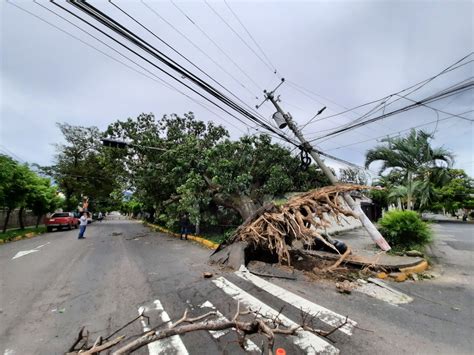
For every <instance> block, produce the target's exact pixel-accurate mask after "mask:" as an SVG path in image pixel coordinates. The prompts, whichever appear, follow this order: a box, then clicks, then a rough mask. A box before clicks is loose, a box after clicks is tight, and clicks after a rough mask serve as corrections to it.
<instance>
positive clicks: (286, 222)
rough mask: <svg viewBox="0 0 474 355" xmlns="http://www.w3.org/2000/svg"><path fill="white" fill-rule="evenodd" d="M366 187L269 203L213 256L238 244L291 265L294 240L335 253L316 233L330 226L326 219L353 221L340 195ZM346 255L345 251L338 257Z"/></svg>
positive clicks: (336, 189)
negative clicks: (318, 244) (316, 245)
mask: <svg viewBox="0 0 474 355" xmlns="http://www.w3.org/2000/svg"><path fill="white" fill-rule="evenodd" d="M370 188H371V187H369V186H361V185H349V184H340V185H334V186H326V187H323V188H321V189H315V190H311V191H309V192H306V193H303V194H300V195H296V196H294V197H292V198H291V199H289V200H288V202H287V203H285V204H283V205H277V204H275V203H269V204H267V205H265V206H263V207H262V208H260V209H259V210H258V211H256V212H255V213H254V214H253V215H252V216H250V217H249V218H248V219H247V220H246V221H245V222H244V223H243V224H242V225H241V226H240V227H239V228H238V229H237V230H236V231H235V233H234V234H233V235H232V236H231V237H230V238H229V239H228V240H227V241H226V242H224V243H222V244H221V245H220V246H219V248H217V250H216V251H215V253H214V254H217V253H219V252H221V251H222V250H224V249H225V248H228V247H232V245H233V244H235V243H240V244H242V245H243V246H244V248H246V249H247V250H248V249H249V248H250V249H253V250H264V251H268V252H270V253H271V254H274V255H276V256H277V258H278V262H279V263H286V264H288V265H291V260H290V253H289V247H290V246H291V245H292V244H293V242H294V241H295V240H299V241H301V242H302V243H303V245H306V246H309V247H310V246H312V245H314V243H315V242H316V241H319V242H321V243H323V244H325V245H326V246H327V247H328V248H331V249H333V250H334V251H335V252H337V253H338V251H337V249H336V248H335V247H334V245H333V244H331V243H329V242H328V240H327V239H326V238H325V237H324V236H322V235H321V234H320V233H319V232H318V230H319V231H320V230H321V229H324V228H327V227H329V226H330V225H331V222H330V220H329V217H330V216H332V217H333V218H334V219H335V220H336V222H337V223H341V219H342V218H344V217H345V216H347V217H355V218H357V215H356V214H355V213H354V212H353V211H352V210H351V209H350V208H348V207H347V205H346V204H345V203H344V202H342V194H344V193H347V192H351V191H360V190H366V189H370ZM348 253H350V251H349V250H348V251H347V252H346V253H344V254H343V256H342V258H343V257H345V255H347V254H348ZM213 258H214V259H212V257H211V260H213V261H214V262H218V263H224V264H226V263H227V261H228V260H229V255H228V256H227V257H213ZM230 258H231V256H230ZM341 261H342V260H341Z"/></svg>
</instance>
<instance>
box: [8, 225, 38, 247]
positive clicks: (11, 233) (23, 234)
mask: <svg viewBox="0 0 474 355" xmlns="http://www.w3.org/2000/svg"><path fill="white" fill-rule="evenodd" d="M45 232H46V227H45V226H41V227H38V228H36V227H26V228H25V229H9V230H7V231H6V232H5V233H0V243H5V242H10V241H13V240H19V239H22V238H28V237H33V236H35V235H37V234H42V233H45Z"/></svg>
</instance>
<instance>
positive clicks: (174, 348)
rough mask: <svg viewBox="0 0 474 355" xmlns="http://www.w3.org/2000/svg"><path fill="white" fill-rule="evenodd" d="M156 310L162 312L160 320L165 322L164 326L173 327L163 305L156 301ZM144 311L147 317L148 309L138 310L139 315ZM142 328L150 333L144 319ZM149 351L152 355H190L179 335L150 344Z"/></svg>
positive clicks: (141, 308)
mask: <svg viewBox="0 0 474 355" xmlns="http://www.w3.org/2000/svg"><path fill="white" fill-rule="evenodd" d="M153 303H154V305H155V308H154V310H156V311H159V312H160V318H161V320H162V321H163V323H164V325H167V326H170V325H171V319H170V317H169V315H168V313H166V311H165V310H164V309H163V305H162V304H161V302H160V300H155V301H153ZM142 311H145V315H146V312H147V311H150V309H149V308H148V307H140V308H139V309H138V313H139V314H140V313H141V312H142ZM141 322H142V326H143V330H144V331H145V332H146V331H149V330H150V328H149V327H148V326H147V324H146V323H145V321H144V320H143V319H142V320H141ZM148 351H149V353H150V355H155V354H156V355H158V354H163V353H169V354H176V355H189V353H188V350H187V349H186V347H185V346H184V343H183V341H182V340H181V337H180V336H179V335H173V336H171V337H169V338H166V339H162V340H158V341H155V342H153V343H150V344H148Z"/></svg>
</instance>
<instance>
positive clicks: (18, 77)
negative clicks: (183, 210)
mask: <svg viewBox="0 0 474 355" xmlns="http://www.w3.org/2000/svg"><path fill="white" fill-rule="evenodd" d="M38 2H40V3H41V4H43V5H44V6H45V7H47V8H48V9H50V10H53V11H56V12H58V13H59V14H60V15H61V16H65V17H66V18H67V19H68V20H70V21H72V22H74V23H76V24H78V25H79V26H80V27H82V28H83V29H85V30H87V31H88V32H90V33H91V34H93V35H94V36H97V37H98V38H100V39H101V40H104V41H105V42H106V43H107V44H109V45H110V46H112V47H113V48H115V49H117V50H119V51H120V52H121V53H122V54H124V55H126V56H127V57H129V58H132V59H133V60H134V61H137V62H138V63H140V65H142V66H143V67H144V68H145V69H147V70H149V71H151V72H152V73H153V75H156V76H158V77H159V78H163V79H165V78H166V76H165V75H163V74H161V73H160V72H159V71H158V70H157V69H156V68H153V67H152V66H150V65H148V64H146V63H145V62H144V61H141V60H139V59H137V58H136V57H134V56H133V55H132V54H130V53H129V52H127V51H126V50H125V49H123V48H121V47H120V46H118V45H116V44H113V42H112V41H110V40H108V39H106V37H104V36H102V35H100V34H98V33H97V32H95V31H94V30H93V29H91V28H90V27H87V25H85V24H83V23H81V22H79V21H77V20H76V19H74V18H73V17H72V16H70V15H68V14H67V13H65V12H63V11H62V10H60V9H59V8H57V7H56V6H54V5H52V4H51V3H50V2H49V1H44V0H38ZM58 2H60V3H61V1H59V0H58ZM114 2H115V3H116V4H117V5H119V6H120V7H121V8H123V9H124V10H125V11H127V12H128V13H129V14H130V15H132V16H134V17H135V18H136V19H137V20H139V21H140V22H141V23H142V24H143V25H145V26H147V27H148V28H149V29H150V30H151V31H153V32H154V33H155V34H157V35H158V36H160V37H161V38H162V39H163V40H165V41H166V42H167V43H168V44H170V45H172V46H173V47H174V48H175V49H176V50H178V51H179V52H180V53H182V54H183V55H184V56H186V57H187V58H189V60H191V61H192V62H193V63H194V64H195V65H196V66H198V67H199V68H201V69H202V70H203V71H205V72H206V73H208V74H209V75H210V76H212V77H213V78H214V79H215V80H216V81H217V82H219V83H220V84H221V85H223V86H225V87H226V88H227V89H229V90H230V91H232V92H233V93H234V94H235V95H236V96H238V97H239V98H240V99H241V100H243V101H244V102H245V103H247V104H248V105H249V106H250V107H252V108H253V107H254V106H255V105H256V104H259V103H260V102H261V101H262V99H263V93H262V90H263V89H273V88H274V87H275V86H276V85H277V84H278V83H279V81H280V78H281V77H284V78H285V79H286V80H287V83H285V84H283V85H282V86H281V87H280V88H279V89H278V91H277V93H278V94H280V95H281V100H282V103H281V104H282V106H283V107H284V109H285V110H287V111H290V112H291V114H292V116H293V118H294V119H295V120H296V121H297V123H298V124H299V125H300V126H303V125H304V124H305V123H306V122H308V120H309V119H310V118H311V117H312V116H313V115H314V114H315V113H316V112H317V111H318V110H319V109H320V108H322V107H323V106H327V109H326V110H325V111H324V113H323V114H322V115H320V116H319V117H318V119H319V118H322V120H320V121H319V120H317V121H315V122H314V123H312V124H310V125H308V126H307V127H305V128H304V133H305V134H306V135H307V137H308V138H315V137H318V136H321V135H323V134H324V133H327V132H330V130H329V129H331V128H334V127H338V126H341V125H343V124H347V123H349V122H351V121H353V120H355V119H357V118H358V117H360V116H361V115H362V114H364V113H366V112H367V111H369V110H370V109H371V108H373V107H374V105H372V106H366V107H362V108H360V109H358V110H356V111H352V112H350V113H347V114H345V115H340V116H336V117H331V118H327V119H324V118H325V117H327V116H329V115H332V114H335V113H338V112H341V111H343V110H344V108H351V107H354V106H357V105H360V104H364V103H366V102H369V101H372V100H375V99H379V98H382V97H384V96H386V95H389V94H392V93H394V92H397V91H399V90H402V89H404V88H406V87H409V86H411V85H413V84H415V83H417V82H419V81H422V80H424V79H427V78H429V77H432V76H433V75H435V74H438V73H439V72H441V71H442V70H443V69H445V68H446V67H448V66H450V65H452V64H453V63H455V62H456V61H458V60H459V59H461V58H462V57H464V56H466V55H468V54H469V53H472V51H473V48H474V24H473V19H474V2H472V1H306V2H297V1H279V2H276V1H248V2H236V1H230V0H228V1H227V4H228V5H229V6H227V5H226V3H224V2H223V1H216V2H214V1H212V2H209V4H210V6H209V5H207V4H206V3H205V2H201V1H190V2H176V5H177V7H176V6H175V5H173V3H171V2H169V1H151V0H145V3H146V4H147V5H148V6H149V7H151V8H152V9H153V10H154V11H156V13H157V14H159V15H160V16H161V18H159V17H158V16H157V14H155V13H153V12H152V11H151V10H150V9H149V8H147V7H146V6H145V5H144V4H143V3H141V2H139V1H122V0H116V1H114ZM10 3H13V4H16V5H18V6H21V7H22V8H24V9H25V10H27V11H30V12H31V13H34V14H36V15H37V16H39V17H41V18H43V19H44V20H47V21H48V22H50V23H52V24H54V25H55V26H57V27H59V28H61V29H63V30H64V31H67V32H69V33H71V34H73V35H74V36H76V37H77V38H79V39H81V40H82V41H84V42H87V43H88V44H90V45H92V46H94V47H96V48H97V49H100V50H101V51H103V52H105V53H107V54H109V55H111V56H112V57H114V58H116V59H119V60H120V61H122V62H124V63H125V62H126V63H127V65H129V66H132V67H134V68H135V69H136V70H138V71H140V72H142V73H146V72H145V70H144V69H142V68H139V67H137V66H136V65H135V64H133V63H131V62H128V61H127V59H125V58H123V57H121V56H119V55H118V54H117V53H116V52H114V51H112V50H111V49H109V48H107V47H105V46H104V45H103V44H102V43H99V42H98V41H96V40H95V39H93V38H91V37H89V36H88V35H87V34H85V33H83V32H81V31H80V30H79V29H77V28H75V27H73V26H72V25H70V24H69V23H67V22H65V21H64V20H62V19H60V18H59V17H56V16H55V15H54V14H52V13H50V12H48V11H47V10H46V9H44V8H42V7H40V6H39V5H37V4H34V3H33V2H32V1H19V0H10ZM10 3H7V2H5V1H4V0H2V3H1V4H2V5H1V9H0V11H1V36H2V37H1V60H2V62H1V81H2V83H1V84H2V85H1V90H2V92H1V107H0V152H3V153H9V154H11V153H13V156H14V157H16V158H17V159H19V160H20V161H26V162H29V163H38V164H41V165H47V164H51V163H52V162H53V159H54V146H53V144H55V143H60V142H61V141H62V138H61V136H60V132H59V130H58V129H57V127H56V125H55V123H56V122H68V123H70V124H75V125H83V126H90V125H95V126H98V127H99V128H101V129H104V128H106V127H107V125H108V124H110V123H112V122H114V121H116V120H124V119H126V118H128V117H136V116H137V115H139V114H140V113H142V112H146V113H149V112H152V113H154V114H155V115H156V116H157V117H161V116H162V115H163V114H170V113H177V114H182V113H185V112H188V111H193V112H194V113H195V114H196V116H197V118H198V119H202V120H213V121H215V122H218V123H220V124H222V125H224V126H225V127H226V128H227V129H228V130H229V131H230V132H231V136H232V138H237V137H239V136H240V135H242V134H245V133H248V132H250V133H255V130H254V129H252V128H251V127H255V126H254V125H252V124H251V123H250V122H248V121H245V122H246V124H247V125H244V124H242V123H240V122H239V121H237V120H236V119H235V118H232V117H230V116H228V115H226V114H225V113H222V112H220V111H219V110H218V109H216V108H212V109H211V111H213V113H211V112H209V111H208V110H206V109H204V108H203V107H202V106H200V105H199V104H197V103H196V102H194V101H192V100H190V99H188V98H187V97H185V96H183V95H182V94H180V93H178V92H176V91H174V90H170V89H168V88H166V87H164V86H163V85H161V84H160V83H158V82H156V81H154V80H151V79H150V78H147V77H145V76H144V75H141V74H139V73H137V72H135V71H133V70H132V69H130V68H128V67H126V66H124V65H123V64H120V63H118V62H116V61H114V60H113V59H111V58H109V57H107V56H105V55H104V54H102V53H100V52H98V51H97V50H95V49H93V48H91V47H89V46H87V45H86V44H84V43H82V42H80V41H78V40H77V39H74V38H72V37H70V36H69V35H67V34H65V33H63V32H61V31H60V30H59V29H57V28H53V27H52V26H50V25H49V24H46V23H44V22H42V21H41V20H39V19H38V18H35V17H34V16H32V15H31V14H28V13H25V12H23V11H21V10H20V9H18V8H16V7H14V6H13V5H12V4H10ZM92 4H93V5H95V6H97V7H98V8H100V9H101V10H102V11H104V12H106V13H107V14H108V15H110V16H112V17H113V18H115V19H117V20H118V21H119V22H120V23H122V24H124V25H125V26H127V27H129V28H130V29H131V30H132V31H134V32H136V33H137V34H139V35H140V36H142V37H143V38H145V39H146V40H147V41H149V42H150V43H153V45H155V46H156V47H157V48H158V49H160V50H162V51H163V52H165V53H166V54H168V55H170V56H172V57H173V58H174V59H175V60H177V61H179V62H180V63H181V64H183V65H185V66H187V67H188V68H190V69H192V71H193V72H196V73H197V74H199V75H201V76H203V75H202V74H200V73H199V71H197V69H196V68H193V67H191V66H189V64H188V63H186V62H185V61H183V60H182V59H181V58H179V57H178V56H177V55H176V54H175V53H173V52H172V51H170V50H169V48H167V47H166V46H165V45H163V44H162V43H160V42H159V41H158V40H157V39H156V38H154V37H153V36H151V35H150V34H149V33H147V32H146V31H145V30H143V29H142V28H140V27H139V26H138V25H137V24H136V23H134V22H133V21H132V20H130V19H129V18H127V17H126V16H125V15H124V14H123V13H120V12H119V11H118V10H117V9H116V8H115V7H114V6H113V5H111V4H109V3H108V2H106V1H94V2H92ZM64 6H65V7H66V8H68V9H70V10H71V11H73V12H75V13H78V14H79V12H77V11H76V10H74V8H73V7H72V6H71V5H64ZM178 8H179V9H181V10H182V11H183V12H184V13H186V14H187V15H188V17H189V18H186V17H185V15H184V14H183V13H182V12H180V10H179V9H178ZM213 9H214V10H215V11H216V12H217V13H218V14H219V15H220V16H221V17H222V18H223V19H224V20H225V21H226V23H227V24H228V25H229V26H231V27H232V28H233V29H234V30H235V31H236V32H237V33H238V34H239V36H240V37H241V38H242V39H243V40H244V41H245V44H244V43H243V42H242V41H241V39H239V37H237V36H236V35H235V33H233V32H232V31H231V30H230V29H229V27H227V26H226V24H225V23H224V22H223V21H222V20H221V19H220V18H219V17H218V16H217V15H216V14H215V13H214V12H213ZM230 9H232V10H233V11H234V13H235V14H236V15H237V16H238V19H240V21H241V22H242V23H243V24H244V25H245V27H246V29H247V30H248V31H249V33H250V34H251V35H252V36H253V38H254V39H255V40H256V42H257V43H258V44H259V45H260V47H261V48H262V49H263V51H264V53H265V56H266V57H267V58H268V59H269V61H270V63H267V65H265V64H264V62H267V60H266V59H265V57H264V54H262V52H260V50H259V49H258V48H257V47H256V45H255V44H254V42H253V41H252V39H251V38H250V37H249V35H248V34H247V32H246V30H245V29H244V28H243V27H242V26H241V24H240V23H239V22H238V19H237V18H236V17H235V16H234V15H233V14H232V12H231V11H230ZM81 16H84V17H85V15H81ZM163 19H164V20H166V21H167V22H168V23H167V22H165V21H164V20H163ZM190 19H191V20H192V21H194V23H193V22H191V21H190ZM170 24H171V25H172V26H174V28H173V27H171V26H170ZM176 30H178V31H179V32H180V33H181V34H180V33H178V32H177V31H176ZM201 31H202V32H201ZM182 35H184V36H186V38H187V39H186V38H184V37H183V36H182ZM206 36H207V37H206ZM209 38H210V39H209ZM211 40H212V42H211ZM216 44H217V46H216ZM247 46H250V47H251V48H252V49H253V51H251V50H250V49H249V48H248V47H247ZM198 48H199V49H198ZM254 52H255V53H257V54H258V56H257V55H256V54H255V53H254ZM211 59H212V60H211ZM470 60H474V55H471V56H470V57H469V58H467V59H466V60H465V61H463V62H462V63H460V64H463V63H467V62H469V61H470ZM273 66H274V67H275V68H276V69H277V74H274V72H273V70H271V69H270V68H269V67H273ZM473 71H474V63H473V62H471V63H468V64H467V65H464V66H462V67H461V68H459V69H457V70H454V71H451V72H449V73H447V74H445V75H442V76H440V77H439V78H437V79H435V80H433V81H431V82H430V83H428V84H427V85H426V86H424V87H423V88H422V89H420V90H419V91H417V92H416V93H413V94H411V95H410V97H411V98H412V99H413V100H419V99H422V98H424V97H426V96H429V95H431V94H434V93H437V92H439V91H440V90H442V89H445V88H447V87H450V86H452V85H454V84H457V83H459V82H461V81H463V80H467V79H469V78H471V79H472V76H473ZM147 75H151V74H149V73H147ZM203 77H204V76H203ZM204 78H205V79H206V80H207V81H209V82H211V83H212V84H213V85H216V84H215V83H213V82H212V81H211V80H210V79H209V78H206V77H204ZM165 80H167V81H168V82H171V81H170V80H169V79H168V78H166V79H165ZM188 83H189V81H188ZM173 85H175V86H176V87H178V88H179V89H180V90H182V91H184V92H185V93H186V94H188V95H190V96H191V97H192V98H193V99H195V100H196V101H198V102H203V99H202V98H200V97H198V96H197V95H195V94H194V93H192V92H190V91H189V90H188V89H186V88H184V87H180V84H177V83H173ZM295 85H298V86H300V87H303V88H305V89H307V90H309V91H306V92H305V91H303V92H301V91H299V90H297V89H296V88H295ZM473 93H474V91H473V90H469V91H466V92H464V93H463V94H459V95H456V96H451V97H449V98H447V99H444V100H441V101H438V102H436V103H433V104H432V107H435V108H438V109H441V110H442V111H445V112H447V113H452V114H460V113H464V114H463V115H462V116H463V117H465V118H468V119H470V120H472V119H473V118H474V113H473V112H468V113H465V112H467V111H471V110H473V109H474V108H473V105H474V104H473V103H474V96H473ZM257 97H258V99H257ZM393 99H395V98H393ZM393 99H392V100H393ZM410 103H411V102H410V101H407V100H405V99H401V100H400V101H398V102H396V103H394V104H392V105H388V106H387V107H386V108H385V112H390V111H392V110H394V109H397V108H400V107H402V106H405V105H408V104H410ZM206 106H208V105H207V104H206ZM273 112H274V108H273V107H272V105H271V103H269V102H267V103H265V104H264V105H263V106H262V107H261V108H260V109H259V113H261V114H262V115H264V116H265V117H266V118H270V117H271V114H272V113H273ZM381 113H382V111H380V112H378V114H381ZM378 114H377V115H378ZM438 115H439V116H438ZM373 117H375V116H373ZM445 117H448V115H447V114H445V113H439V112H438V113H436V112H435V111H434V110H432V109H429V108H423V107H422V108H417V109H414V110H411V111H408V112H406V113H403V114H399V115H395V116H391V117H388V118H386V119H383V120H381V121H378V123H373V124H370V125H366V126H364V127H362V128H360V129H357V130H352V131H351V132H349V133H346V134H342V135H339V136H336V137H333V138H332V139H329V140H327V141H325V142H322V143H320V145H319V146H318V147H319V148H320V149H322V150H324V151H327V152H328V153H330V154H333V155H335V156H337V157H340V158H342V159H345V160H348V161H351V162H353V163H355V164H359V165H363V162H364V153H365V151H366V150H367V149H369V148H371V147H373V146H374V145H376V144H377V143H378V142H377V140H376V139H372V138H377V137H381V136H384V135H396V134H397V133H399V132H401V133H402V134H403V133H406V132H407V131H406V130H408V129H409V128H410V127H413V126H418V125H423V124H425V123H428V122H432V123H430V124H427V125H424V126H421V127H420V128H423V129H425V130H427V131H429V132H436V133H435V139H434V141H433V145H434V146H441V145H442V146H444V147H445V148H448V149H450V150H451V151H453V152H454V154H455V155H456V164H455V166H456V167H459V168H463V169H465V170H466V171H467V172H468V173H469V174H470V175H471V176H474V166H473V165H474V163H473V161H474V158H473V137H474V134H473V133H474V132H473V124H472V121H469V120H465V119H462V118H458V117H450V118H448V119H445V120H444V118H445ZM438 118H439V119H440V121H439V122H438V123H435V122H434V121H436V120H437V119H438ZM355 143H357V144H355ZM327 162H328V163H329V164H330V165H332V166H333V167H335V168H338V167H339V166H340V164H339V163H334V162H333V161H331V160H327ZM373 169H374V170H376V165H374V167H373Z"/></svg>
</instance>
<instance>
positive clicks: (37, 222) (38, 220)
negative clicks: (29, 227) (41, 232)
mask: <svg viewBox="0 0 474 355" xmlns="http://www.w3.org/2000/svg"><path fill="white" fill-rule="evenodd" d="M41 217H42V216H41V215H39V216H37V217H36V228H38V226H39V224H40V220H41Z"/></svg>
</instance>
